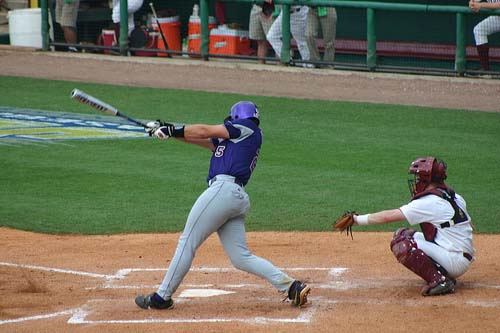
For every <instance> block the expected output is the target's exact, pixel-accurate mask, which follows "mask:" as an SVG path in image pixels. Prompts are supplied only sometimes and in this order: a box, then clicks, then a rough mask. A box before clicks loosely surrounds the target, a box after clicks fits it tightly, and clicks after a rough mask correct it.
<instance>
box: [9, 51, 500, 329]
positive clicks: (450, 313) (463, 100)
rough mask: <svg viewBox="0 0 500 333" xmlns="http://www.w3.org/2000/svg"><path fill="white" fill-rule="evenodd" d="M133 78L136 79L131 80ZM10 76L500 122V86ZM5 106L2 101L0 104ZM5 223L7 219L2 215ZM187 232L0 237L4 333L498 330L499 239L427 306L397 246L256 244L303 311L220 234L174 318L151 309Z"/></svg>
mask: <svg viewBox="0 0 500 333" xmlns="http://www.w3.org/2000/svg"><path fill="white" fill-rule="evenodd" d="M125 72H126V73H127V75H124V74H120V73H125ZM0 75H12V76H29V77H39V78H50V79H59V80H69V81H79V82H98V83H111V84H122V85H134V86H151V87H165V88H178V89H199V90H206V91H223V92H235V93H247V94H258V95H269V96H289V97H294V98H314V99H331V100H348V101H366V102H376V103H391V104H404V105H422V106H436V107H447V108H461V109H467V110H480V111H489V112H498V110H499V107H498V95H499V93H500V84H499V83H498V82H499V81H495V80H479V79H462V78H439V77H417V76H411V75H405V76H401V75H385V74H374V73H354V72H342V71H335V70H307V69H301V68H286V67H280V66H272V65H269V66H261V65H255V64H248V63H234V62H221V61H210V62H202V61H199V60H196V61H194V60H190V59H169V60H167V59H154V58H132V59H131V58H122V57H112V56H98V55H85V54H65V53H41V52H32V51H19V50H16V49H11V48H5V47H0ZM0 103H1V102H0ZM0 214H1V213H0ZM178 237H179V234H132V235H114V236H60V235H42V234H34V233H29V232H23V231H16V230H11V229H7V228H0V243H1V244H2V246H1V249H2V251H0V291H1V294H0V295H1V297H0V332H75V331H85V332H144V331H160V332H161V331H165V332H167V331H168V332H333V331H338V332H345V331H352V332H366V331H370V332H379V331H380V332H382V331H383V332H392V331H393V332H401V331H405V330H408V329H410V330H411V331H414V332H433V331H437V330H444V331H453V332H498V331H499V327H500V317H499V316H498V314H499V313H500V274H498V272H499V271H500V264H499V262H498V254H497V252H496V251H497V248H498V244H499V241H500V239H499V236H492V235H475V236H474V239H475V245H476V250H477V257H478V259H477V261H476V262H474V263H473V265H472V268H471V270H470V271H469V272H467V273H466V274H465V275H464V276H463V277H461V278H460V279H459V280H458V287H457V291H456V293H455V294H453V295H446V296H440V297H430V298H424V297H422V296H420V288H421V286H422V285H423V281H421V280H420V279H419V278H418V277H417V276H415V275H414V274H413V273H411V272H409V271H408V270H406V269H405V268H404V267H403V266H401V265H399V264H398V263H397V262H396V259H395V258H394V257H393V255H392V253H391V251H390V249H389V242H390V240H391V234H390V233H385V232H380V233H361V232H358V233H355V234H354V240H351V239H350V238H348V237H345V235H340V234H338V233H334V232H324V233H318V232H300V233H299V232H287V233H276V232H260V233H249V234H248V244H249V247H250V249H251V250H252V251H253V252H254V253H255V254H257V255H260V256H263V257H265V258H267V259H269V260H270V261H272V262H273V263H274V264H275V265H277V266H278V267H280V268H282V269H283V270H285V271H286V272H287V273H288V274H290V275H292V276H294V277H297V278H300V279H303V280H305V281H307V283H309V284H310V285H311V286H312V288H313V290H312V292H311V295H310V297H309V300H310V303H309V305H308V306H307V307H305V308H302V309H297V308H292V307H290V306H289V305H288V304H286V303H282V302H281V299H282V298H283V297H282V295H281V294H279V293H278V292H276V291H275V290H274V289H273V288H272V287H271V286H270V285H269V284H267V283H266V282H265V281H262V280H260V279H258V278H256V277H254V276H251V275H249V274H246V273H242V272H239V271H236V270H235V269H234V268H232V266H231V264H230V262H229V260H228V259H227V257H226V256H225V254H224V253H223V249H222V246H221V245H220V244H219V241H218V239H217V237H216V236H212V237H210V238H209V240H208V241H207V242H206V243H205V244H203V245H202V246H201V248H200V249H199V251H198V253H197V256H196V258H195V261H194V265H193V268H192V270H191V271H190V272H189V274H188V275H187V277H186V280H185V281H184V283H183V284H182V285H181V288H180V289H179V290H178V292H177V293H176V294H175V297H174V298H175V301H176V306H175V308H174V309H172V310H168V311H154V310H149V311H144V310H141V309H139V308H138V307H136V306H135V304H134V301H133V300H134V297H135V295H137V294H138V293H145V292H151V291H153V290H155V289H156V287H157V286H158V284H159V283H160V282H161V279H162V278H163V275H164V271H165V269H166V267H168V264H169V262H168V259H170V258H171V256H172V255H173V252H174V250H175V247H176V244H177V238H178Z"/></svg>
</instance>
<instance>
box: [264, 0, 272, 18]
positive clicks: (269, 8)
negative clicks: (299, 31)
mask: <svg viewBox="0 0 500 333" xmlns="http://www.w3.org/2000/svg"><path fill="white" fill-rule="evenodd" d="M273 13H274V3H269V2H266V1H264V2H263V3H262V14H264V16H266V17H269V16H271V15H273Z"/></svg>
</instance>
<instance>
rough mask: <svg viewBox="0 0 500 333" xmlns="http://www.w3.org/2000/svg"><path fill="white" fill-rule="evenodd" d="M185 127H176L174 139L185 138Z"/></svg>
mask: <svg viewBox="0 0 500 333" xmlns="http://www.w3.org/2000/svg"><path fill="white" fill-rule="evenodd" d="M184 127H185V126H175V127H174V129H173V131H172V136H173V137H174V138H183V137H184Z"/></svg>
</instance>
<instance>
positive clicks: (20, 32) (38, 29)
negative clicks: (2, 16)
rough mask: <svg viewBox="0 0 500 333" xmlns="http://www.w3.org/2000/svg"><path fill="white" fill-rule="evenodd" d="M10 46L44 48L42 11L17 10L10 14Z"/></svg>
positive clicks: (31, 9)
mask: <svg viewBox="0 0 500 333" xmlns="http://www.w3.org/2000/svg"><path fill="white" fill-rule="evenodd" d="M7 17H8V19H9V38H10V45H16V46H30V47H38V48H41V47H42V9H41V8H28V9H16V10H11V11H9V12H8V14H7Z"/></svg>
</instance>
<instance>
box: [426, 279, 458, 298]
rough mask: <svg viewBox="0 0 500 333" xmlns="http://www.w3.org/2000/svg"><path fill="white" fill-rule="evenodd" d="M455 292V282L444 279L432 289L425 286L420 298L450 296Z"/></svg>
mask: <svg viewBox="0 0 500 333" xmlns="http://www.w3.org/2000/svg"><path fill="white" fill-rule="evenodd" d="M453 292H455V280H453V279H450V278H446V279H445V280H444V281H443V282H441V283H438V284H437V285H436V286H434V287H430V286H425V287H424V289H423V290H422V296H438V295H445V294H451V293H453Z"/></svg>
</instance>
